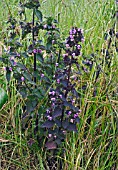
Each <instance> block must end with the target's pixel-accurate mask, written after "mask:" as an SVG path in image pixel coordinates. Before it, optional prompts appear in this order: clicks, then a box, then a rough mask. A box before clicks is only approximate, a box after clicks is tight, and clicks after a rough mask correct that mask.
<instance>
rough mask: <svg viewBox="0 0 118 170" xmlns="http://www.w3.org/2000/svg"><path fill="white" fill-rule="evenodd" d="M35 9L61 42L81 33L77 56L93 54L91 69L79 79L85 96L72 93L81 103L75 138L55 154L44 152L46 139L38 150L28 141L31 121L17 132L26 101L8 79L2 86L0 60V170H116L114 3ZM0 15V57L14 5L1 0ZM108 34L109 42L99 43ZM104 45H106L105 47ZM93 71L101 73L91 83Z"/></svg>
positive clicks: (62, 3)
mask: <svg viewBox="0 0 118 170" xmlns="http://www.w3.org/2000/svg"><path fill="white" fill-rule="evenodd" d="M40 3H41V11H42V13H43V15H44V16H53V17H54V18H55V19H57V20H58V21H59V22H58V27H59V28H60V32H61V38H62V40H65V39H66V37H68V32H69V30H70V29H71V27H72V26H77V27H80V28H82V29H83V30H84V37H85V42H84V43H83V45H82V55H83V56H85V57H86V58H90V56H91V54H92V55H93V54H94V57H93V58H94V61H95V64H94V65H93V67H92V70H91V72H90V73H89V76H86V74H85V75H84V76H81V82H82V83H83V84H84V83H85V84H86V83H87V88H86V90H85V91H84V93H83V92H82V90H80V87H81V89H82V84H79V82H78V87H77V89H79V93H80V94H81V100H82V102H81V108H80V109H81V110H82V111H81V113H80V115H79V117H80V120H81V121H80V124H78V133H74V132H71V133H68V134H67V135H66V139H65V141H64V142H63V143H62V145H60V147H59V148H58V149H57V150H47V149H46V148H45V144H44V143H45V139H44V141H43V143H41V146H40V147H39V143H40V141H42V140H41V139H40V138H38V139H37V140H36V138H35V137H34V136H33V135H32V136H31V138H30V137H29V129H30V130H31V129H32V127H33V126H31V125H32V124H33V123H34V124H35V122H33V118H32V120H31V122H30V123H29V124H28V126H31V127H27V128H25V129H22V120H21V117H22V115H21V111H22V110H23V106H24V102H25V101H24V99H23V98H22V97H21V96H20V95H19V93H17V88H16V84H17V82H16V80H14V78H12V79H11V81H10V82H9V84H8V83H7V81H6V77H5V71H4V69H3V67H4V65H3V63H2V62H1V60H0V88H3V89H4V90H5V91H6V92H7V95H8V102H6V103H5V102H4V103H5V104H4V105H3V107H2V108H1V103H0V157H1V158H0V169H2V170H15V169H16V170H54V169H56V170H61V169H62V170H66V169H67V170H116V169H118V164H117V162H118V142H117V141H118V132H117V131H118V129H117V128H118V122H117V117H118V78H117V77H118V76H117V75H118V55H117V50H116V49H118V46H117V41H118V40H117V39H118V37H117V36H116V33H117V23H116V20H117V18H116V17H115V16H114V15H115V11H116V3H115V2H114V0H109V1H108V0H93V1H92V0H40ZM0 9H1V13H0V36H1V39H0V57H1V56H2V54H4V50H5V48H6V46H5V45H4V37H5V36H6V35H7V24H6V22H7V20H8V17H9V13H11V14H12V15H13V16H15V18H18V20H19V16H18V14H17V12H18V1H16V0H1V2H0ZM26 13H27V15H28V16H29V17H28V20H29V21H30V20H31V18H32V16H31V13H30V11H29V10H28V9H27V10H26ZM110 30H113V31H114V32H113V35H112V36H111V35H110V34H109V31H110ZM107 34H108V37H107V39H106V40H104V36H105V35H107ZM40 36H43V35H42V34H41V35H40ZM109 42H111V43H110V46H109ZM103 49H105V50H107V49H108V51H109V56H110V57H109V58H106V56H105V55H106V53H104V51H103ZM78 60H79V58H78ZM101 61H102V64H101ZM25 62H26V61H25ZM109 63H110V67H109ZM98 66H99V67H100V69H101V71H100V74H99V76H98V78H97V81H96V74H97V73H96V71H97V70H98V71H99V68H98ZM95 73H96V74H95ZM9 89H10V93H9ZM94 93H95V94H94ZM0 95H1V92H0ZM0 97H1V96H0ZM46 97H47V96H46ZM46 97H45V99H44V100H42V103H39V105H41V104H42V105H46V104H45V102H44V101H45V100H46ZM0 99H1V98H0ZM0 101H1V100H0ZM32 131H33V130H32ZM30 133H31V132H30ZM38 142H39V143H38Z"/></svg>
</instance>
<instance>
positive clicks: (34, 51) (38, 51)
mask: <svg viewBox="0 0 118 170" xmlns="http://www.w3.org/2000/svg"><path fill="white" fill-rule="evenodd" d="M33 53H34V54H37V53H42V50H41V49H34V50H33Z"/></svg>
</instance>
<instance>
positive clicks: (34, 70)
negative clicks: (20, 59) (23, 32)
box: [32, 9, 36, 83]
mask: <svg viewBox="0 0 118 170" xmlns="http://www.w3.org/2000/svg"><path fill="white" fill-rule="evenodd" d="M34 12H35V10H34V9H33V21H32V26H33V29H32V39H33V44H34V41H35V38H34V15H35V14H34ZM35 71H36V53H35V54H34V82H35V83H36V77H35Z"/></svg>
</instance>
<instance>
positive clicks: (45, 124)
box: [41, 120, 54, 128]
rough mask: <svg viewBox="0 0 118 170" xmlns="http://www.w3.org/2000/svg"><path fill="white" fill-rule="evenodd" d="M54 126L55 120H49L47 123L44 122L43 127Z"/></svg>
mask: <svg viewBox="0 0 118 170" xmlns="http://www.w3.org/2000/svg"><path fill="white" fill-rule="evenodd" d="M53 126H54V121H49V120H47V121H46V122H45V123H43V124H42V126H41V127H42V128H51V127H53Z"/></svg>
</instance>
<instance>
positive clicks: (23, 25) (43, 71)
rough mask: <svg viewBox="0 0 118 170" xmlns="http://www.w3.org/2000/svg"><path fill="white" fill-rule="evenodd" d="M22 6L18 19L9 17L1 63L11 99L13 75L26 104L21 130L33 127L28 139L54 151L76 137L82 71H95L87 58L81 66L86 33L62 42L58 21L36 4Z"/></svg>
mask: <svg viewBox="0 0 118 170" xmlns="http://www.w3.org/2000/svg"><path fill="white" fill-rule="evenodd" d="M19 7H20V10H19V16H20V19H17V20H16V19H15V18H14V17H13V16H12V15H11V13H10V17H9V19H8V22H7V23H8V28H7V33H8V34H7V37H4V43H5V45H6V49H5V50H4V53H3V56H2V57H0V61H2V62H3V63H4V66H5V68H4V69H5V72H6V79H7V82H8V90H9V94H10V81H11V76H12V77H13V78H14V79H15V80H16V82H17V83H16V89H17V92H18V93H19V94H20V95H21V96H22V98H23V99H24V106H23V109H22V110H21V117H22V120H21V122H22V128H23V130H24V129H25V128H26V127H28V128H29V136H28V140H29V141H32V140H33V141H34V138H35V139H36V138H37V140H38V141H39V143H41V142H40V141H41V140H42V139H43V138H45V137H46V139H47V140H46V143H45V146H46V147H47V148H48V149H56V148H57V147H58V145H59V144H61V142H62V141H63V140H64V138H65V135H66V134H67V133H68V132H75V133H77V124H79V122H80V119H79V114H80V112H81V108H80V103H79V102H80V95H79V93H78V91H77V86H78V83H79V82H80V80H79V76H80V75H81V71H82V70H83V71H84V72H88V70H87V68H86V67H84V65H86V66H87V67H88V66H89V67H90V69H91V68H92V63H91V61H89V60H86V59H85V60H84V61H83V64H82V65H80V63H79V58H80V56H81V47H82V46H81V45H82V42H83V41H84V37H83V30H82V29H79V28H77V27H73V28H72V29H71V30H70V33H69V37H68V38H67V39H66V42H65V43H63V41H62V40H61V38H60V32H59V29H58V28H57V21H56V20H54V19H53V18H51V17H44V16H43V14H42V12H41V11H40V3H39V1H38V0H29V1H27V2H24V1H23V2H22V1H20V4H19ZM26 8H28V9H29V10H30V11H31V12H30V16H31V14H32V21H31V22H29V21H27V20H28V16H27V13H26V12H25V9H26ZM39 37H43V38H39ZM64 51H65V52H64ZM62 54H63V55H62ZM81 58H82V56H81ZM82 88H83V89H86V85H83V87H82ZM29 120H30V121H29ZM29 124H30V125H29ZM31 129H33V131H31ZM45 132H46V133H45ZM29 143H30V142H29ZM42 143H43V142H42Z"/></svg>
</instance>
